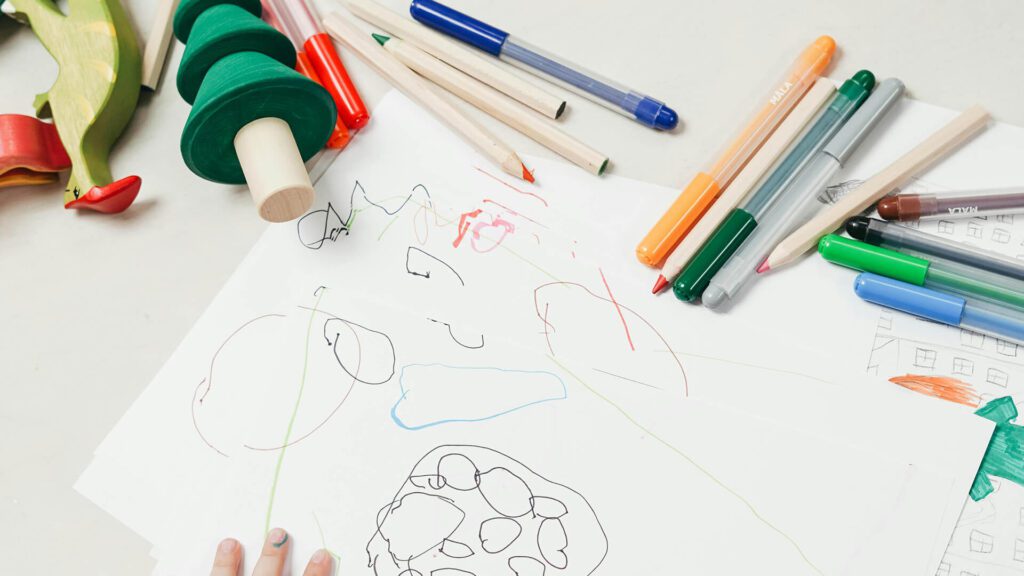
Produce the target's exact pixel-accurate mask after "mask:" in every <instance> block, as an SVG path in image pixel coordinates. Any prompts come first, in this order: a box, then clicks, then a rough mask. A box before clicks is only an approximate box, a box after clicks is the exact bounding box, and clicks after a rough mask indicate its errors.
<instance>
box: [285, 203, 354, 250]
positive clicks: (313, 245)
mask: <svg viewBox="0 0 1024 576" xmlns="http://www.w3.org/2000/svg"><path fill="white" fill-rule="evenodd" d="M295 226H296V228H297V229H298V232H299V242H301V243H302V245H303V246H305V247H306V248H309V249H310V250H319V249H320V248H322V247H323V245H324V242H327V241H328V240H330V241H331V242H336V241H337V240H338V236H340V235H341V233H342V232H345V233H348V227H347V226H346V225H345V221H343V220H342V219H341V216H339V215H338V211H337V210H335V209H334V206H333V205H332V204H331V203H330V202H328V203H327V207H326V208H324V209H322V210H313V211H312V212H309V213H308V214H306V215H304V216H303V217H302V218H299V221H298V222H296V223H295Z"/></svg>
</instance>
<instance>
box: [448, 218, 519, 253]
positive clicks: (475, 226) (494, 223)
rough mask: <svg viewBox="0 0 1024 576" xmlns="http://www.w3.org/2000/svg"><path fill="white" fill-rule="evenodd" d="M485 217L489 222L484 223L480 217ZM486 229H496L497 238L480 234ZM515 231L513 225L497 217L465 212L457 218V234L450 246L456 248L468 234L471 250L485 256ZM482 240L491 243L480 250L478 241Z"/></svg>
mask: <svg viewBox="0 0 1024 576" xmlns="http://www.w3.org/2000/svg"><path fill="white" fill-rule="evenodd" d="M484 216H486V217H487V218H489V219H490V222H486V221H484V220H483V218H482V217H484ZM477 218H480V220H478V221H476V222H474V219H477ZM488 228H497V229H498V230H500V232H501V234H500V236H498V237H497V238H488V237H486V236H484V235H482V234H481V231H483V230H486V229H488ZM515 231H516V227H515V224H513V223H511V222H509V221H508V220H505V219H503V218H502V217H501V216H500V215H499V216H492V215H490V214H488V213H487V212H484V211H483V210H481V209H479V208H478V209H476V210H473V211H472V212H466V213H464V214H462V215H461V216H459V232H458V235H457V236H456V237H455V241H454V242H452V246H454V247H456V248H458V247H459V245H460V244H462V241H463V240H464V239H465V237H466V234H467V233H469V243H470V245H471V246H472V247H473V250H476V251H477V252H480V253H481V254H485V253H487V252H490V251H492V250H494V249H495V248H497V247H498V246H500V245H501V243H502V242H503V241H504V240H505V237H506V236H508V235H509V234H511V233H513V232H515ZM481 238H484V239H486V240H488V241H489V242H493V243H492V244H491V245H490V246H487V247H484V248H482V247H481V245H480V239H481Z"/></svg>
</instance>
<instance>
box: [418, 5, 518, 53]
mask: <svg viewBox="0 0 1024 576" xmlns="http://www.w3.org/2000/svg"><path fill="white" fill-rule="evenodd" d="M409 13H410V14H412V17H413V18H414V19H416V20H417V21H418V22H420V23H421V24H424V25H426V26H428V27H430V28H433V29H435V30H439V31H441V32H444V33H445V34H447V35H449V36H453V37H455V38H458V39H459V40H462V41H463V42H465V43H467V44H471V45H473V46H476V47H477V48H479V49H481V50H483V51H484V52H489V53H491V54H493V55H495V56H500V55H501V47H502V46H503V45H504V44H505V40H506V39H507V38H508V32H505V31H504V30H499V29H498V28H495V27H494V26H491V25H490V24H486V23H484V22H481V21H479V20H477V19H476V18H472V17H470V16H467V15H465V14H463V13H462V12H459V11H458V10H453V9H452V8H449V7H447V6H445V5H444V4H441V3H440V2H434V0H412V4H410V5H409Z"/></svg>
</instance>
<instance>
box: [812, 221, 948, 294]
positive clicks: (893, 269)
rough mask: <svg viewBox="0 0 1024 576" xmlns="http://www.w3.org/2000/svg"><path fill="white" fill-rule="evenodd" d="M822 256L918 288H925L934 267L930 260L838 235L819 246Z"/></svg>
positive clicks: (820, 243)
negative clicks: (931, 267)
mask: <svg viewBox="0 0 1024 576" xmlns="http://www.w3.org/2000/svg"><path fill="white" fill-rule="evenodd" d="M818 252H819V253H820V254H821V256H822V257H823V258H824V259H825V260H828V261H829V262H832V263H833V264H839V265H840V266H846V267H847V268H853V269H854V270H860V271H861V272H872V273H874V274H881V275H882V276H888V277H889V278H895V279H897V280H901V281H903V282H909V283H911V284H916V285H918V286H920V285H922V284H924V280H925V276H927V274H928V267H929V266H930V262H928V261H927V260H922V259H921V258H916V257H914V256H910V255H907V254H901V253H900V252H896V251H895V250H889V249H887V248H881V247H879V246H872V245H871V244H867V243H865V242H858V241H857V240H851V239H849V238H843V237H842V236H837V235H835V234H829V235H828V236H825V237H824V238H822V239H821V241H820V242H818Z"/></svg>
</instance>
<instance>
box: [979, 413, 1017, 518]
mask: <svg viewBox="0 0 1024 576" xmlns="http://www.w3.org/2000/svg"><path fill="white" fill-rule="evenodd" d="M974 413H975V414H977V415H979V416H981V417H982V418H986V419H988V420H991V421H993V422H995V423H996V428H995V432H993V433H992V440H991V441H990V442H989V444H988V449H987V450H986V451H985V456H984V457H983V458H982V459H981V468H979V470H978V474H977V475H976V476H975V477H974V485H973V486H971V492H970V495H971V499H973V500H975V501H978V500H981V499H982V498H985V497H986V496H988V495H989V494H992V493H993V492H994V491H995V490H996V488H997V487H998V483H997V482H996V481H995V478H1002V479H1004V480H1009V481H1010V482H1013V483H1014V484H1017V485H1018V486H1024V458H1022V457H1021V455H1022V454H1024V426H1019V425H1017V424H1014V423H1013V421H1014V420H1016V419H1017V406H1016V405H1015V404H1014V403H1013V398H1011V397H1009V396H1004V397H1002V398H997V399H995V400H993V401H991V402H989V403H988V404H985V405H984V406H982V407H981V408H978V409H977V410H975V412H974Z"/></svg>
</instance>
